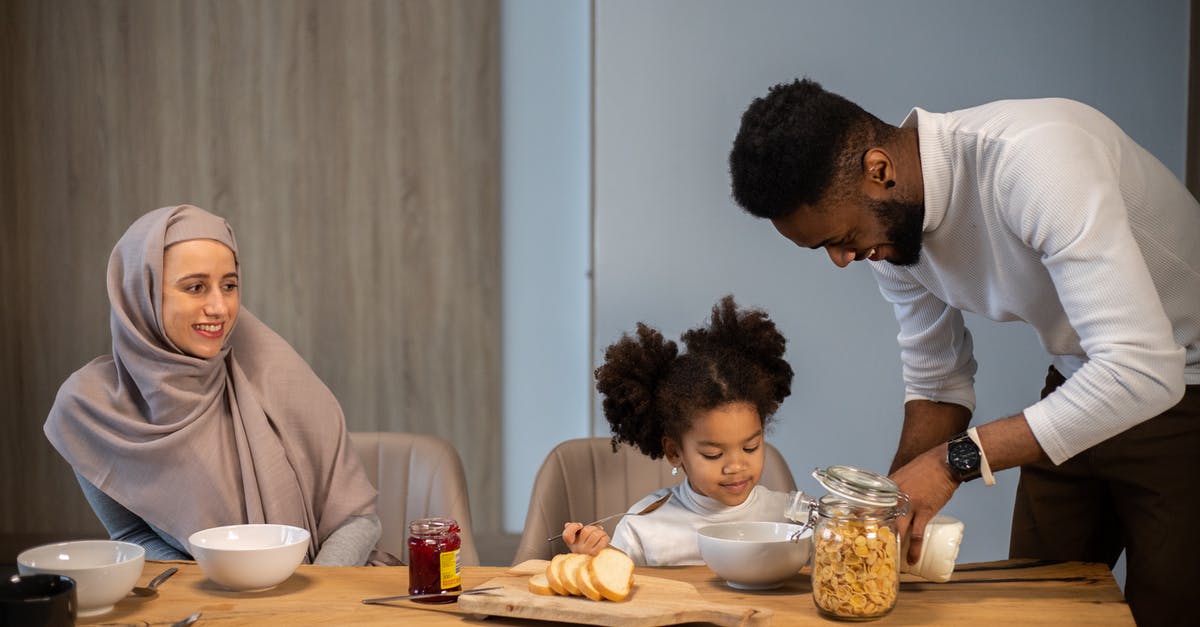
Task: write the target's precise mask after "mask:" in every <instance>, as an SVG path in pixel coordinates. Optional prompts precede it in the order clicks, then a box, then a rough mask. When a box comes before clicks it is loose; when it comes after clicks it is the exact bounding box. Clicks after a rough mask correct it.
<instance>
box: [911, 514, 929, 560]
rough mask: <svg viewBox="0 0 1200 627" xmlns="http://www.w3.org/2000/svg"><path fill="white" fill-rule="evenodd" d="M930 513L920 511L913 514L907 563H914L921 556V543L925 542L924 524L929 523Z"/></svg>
mask: <svg viewBox="0 0 1200 627" xmlns="http://www.w3.org/2000/svg"><path fill="white" fill-rule="evenodd" d="M930 518H932V515H930V514H928V513H926V512H924V511H921V512H917V513H915V514H913V517H912V528H911V530H910V533H911V535H909V544H908V563H909V564H916V563H917V560H918V559H920V558H921V545H922V544H924V542H925V525H927V524H929V520H930Z"/></svg>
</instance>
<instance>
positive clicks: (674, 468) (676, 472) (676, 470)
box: [671, 466, 679, 477]
mask: <svg viewBox="0 0 1200 627" xmlns="http://www.w3.org/2000/svg"><path fill="white" fill-rule="evenodd" d="M678 475H679V466H671V476H672V477H676V476H678Z"/></svg>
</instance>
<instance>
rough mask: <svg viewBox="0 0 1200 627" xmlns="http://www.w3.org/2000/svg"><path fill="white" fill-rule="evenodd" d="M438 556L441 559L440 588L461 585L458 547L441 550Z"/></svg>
mask: <svg viewBox="0 0 1200 627" xmlns="http://www.w3.org/2000/svg"><path fill="white" fill-rule="evenodd" d="M438 557H439V558H440V559H441V576H442V590H452V589H454V588H457V587H459V586H460V585H462V578H461V576H460V575H459V572H458V549H454V550H453V551H443V552H442V553H441V554H440V555H438Z"/></svg>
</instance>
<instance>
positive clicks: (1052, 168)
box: [871, 99, 1200, 463]
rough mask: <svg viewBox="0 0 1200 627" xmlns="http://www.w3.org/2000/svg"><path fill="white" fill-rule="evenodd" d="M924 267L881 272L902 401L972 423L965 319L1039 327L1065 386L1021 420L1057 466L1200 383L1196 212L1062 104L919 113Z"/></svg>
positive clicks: (1109, 128)
mask: <svg viewBox="0 0 1200 627" xmlns="http://www.w3.org/2000/svg"><path fill="white" fill-rule="evenodd" d="M902 126H904V127H913V126H915V127H916V128H917V132H918V136H919V141H920V151H921V167H922V175H923V178H924V185H925V221H924V237H923V240H922V242H923V250H922V253H921V261H920V262H919V263H918V264H916V265H914V266H911V267H907V268H903V267H898V266H893V265H891V264H889V263H887V262H872V263H871V265H872V268H873V269H874V272H875V276H876V279H877V281H878V283H879V287H880V291H881V292H882V293H883V295H884V297H885V298H887V299H888V300H889V301H890V302H891V303H892V304H893V307H894V309H895V313H896V318H897V320H898V321H899V322H900V333H899V336H898V340H899V343H900V348H901V356H902V360H903V363H904V380H905V385H906V398H905V400H906V401H907V400H910V399H914V398H922V399H931V400H936V401H946V402H953V403H958V404H961V405H964V406H966V407H968V408H970V409H972V410H974V405H975V396H974V389H973V382H974V374H975V370H976V364H975V359H974V357H973V355H972V344H971V336H970V333H969V331H968V330H967V329H966V328H965V326H964V325H963V318H962V314H961V311H970V312H972V313H975V314H978V315H981V316H984V317H986V318H989V319H992V320H998V321H1009V320H1022V321H1025V322H1027V323H1029V324H1030V325H1032V326H1033V327H1034V329H1036V331H1037V333H1038V336H1039V338H1040V339H1041V342H1042V345H1043V346H1044V347H1045V348H1046V350H1047V351H1048V352H1049V353H1050V354H1051V356H1052V362H1053V363H1054V365H1055V367H1056V368H1058V369H1059V371H1061V372H1062V373H1063V375H1065V376H1067V377H1068V381H1067V383H1065V384H1064V385H1063V386H1062V387H1060V388H1059V389H1058V391H1056V392H1055V393H1053V394H1051V395H1050V396H1048V397H1047V398H1045V399H1043V400H1041V401H1040V402H1038V403H1035V404H1034V405H1032V406H1030V407H1027V408H1025V410H1024V414H1025V418H1026V420H1027V421H1028V422H1029V426H1030V428H1031V429H1032V430H1033V433H1034V435H1035V437H1037V439H1038V442H1039V443H1040V444H1041V446H1042V448H1043V449H1044V450H1045V451H1046V453H1047V454H1048V455H1049V457H1050V459H1051V460H1053V461H1054V462H1055V463H1062V462H1063V461H1065V460H1066V459H1068V458H1069V457H1071V456H1073V455H1075V454H1076V453H1078V452H1080V451H1082V450H1084V449H1086V448H1088V447H1090V446H1092V445H1094V444H1097V443H1099V442H1101V441H1103V440H1106V439H1108V438H1110V437H1112V436H1113V435H1116V434H1117V433H1120V432H1122V431H1124V430H1126V429H1128V428H1130V427H1132V426H1133V425H1136V424H1138V423H1139V422H1142V421H1144V420H1146V419H1148V418H1150V417H1152V416H1155V415H1157V414H1159V413H1161V412H1162V411H1164V410H1165V409H1167V408H1169V407H1170V406H1172V405H1174V404H1175V403H1176V402H1178V400H1179V398H1180V397H1181V396H1182V394H1183V387H1184V385H1185V381H1186V383H1187V384H1196V383H1200V204H1197V202H1196V200H1195V198H1193V197H1192V196H1191V194H1189V193H1188V191H1187V189H1186V188H1185V187H1184V186H1183V185H1182V184H1181V183H1180V182H1179V180H1178V179H1176V178H1175V176H1174V175H1173V174H1172V173H1171V172H1170V171H1169V170H1167V168H1166V167H1164V166H1163V165H1162V164H1161V163H1160V162H1159V161H1158V160H1157V159H1155V158H1154V157H1153V156H1152V155H1150V154H1149V153H1148V152H1146V150H1145V149H1143V148H1142V147H1140V146H1138V145H1137V144H1136V143H1135V142H1134V141H1133V140H1132V139H1130V138H1129V137H1128V136H1126V135H1125V134H1124V133H1123V132H1122V131H1121V130H1120V129H1119V128H1118V127H1117V126H1116V125H1115V124H1114V123H1113V122H1112V121H1111V120H1109V119H1108V118H1106V117H1105V116H1103V115H1102V114H1101V113H1099V112H1098V111H1096V110H1095V109H1092V108H1091V107H1088V106H1087V105H1084V104H1081V103H1078V102H1073V101H1069V100H1062V99H1045V100H1020V101H1014V100H1010V101H1001V102H995V103H991V104H987V105H983V106H980V107H976V108H973V109H966V110H963V111H956V112H953V113H930V112H927V111H924V110H922V109H914V110H913V112H912V113H911V114H909V116H908V118H907V119H906V120H905V121H904V123H903V125H902Z"/></svg>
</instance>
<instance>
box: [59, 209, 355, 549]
mask: <svg viewBox="0 0 1200 627" xmlns="http://www.w3.org/2000/svg"><path fill="white" fill-rule="evenodd" d="M191 239H212V240H216V241H218V242H221V243H222V244H225V245H226V246H228V247H229V248H230V250H232V251H233V253H234V257H235V259H236V258H237V255H238V250H237V243H236V241H235V240H234V237H233V231H232V229H230V228H229V225H228V224H227V223H226V222H225V220H223V219H222V218H219V217H217V216H215V215H213V214H211V213H208V212H207V211H204V210H203V209H200V208H198V207H193V206H190V205H180V206H177V207H164V208H162V209H157V210H155V211H151V212H150V213H147V214H146V215H144V216H142V217H141V218H139V219H138V220H137V221H136V222H134V223H133V225H131V226H130V227H129V230H128V231H126V232H125V235H124V236H122V237H121V239H120V241H118V242H117V245H116V247H115V248H113V252H112V256H111V257H110V258H109V262H108V298H109V301H110V303H111V305H112V315H111V321H110V326H111V329H112V354H111V355H103V356H101V357H97V358H96V359H94V360H93V361H92V362H91V363H89V364H87V365H86V366H84V367H83V368H81V369H80V370H78V371H76V372H75V373H74V374H72V375H71V377H70V378H68V379H67V381H66V382H65V383H63V385H62V387H61V388H59V391H58V396H57V398H55V401H54V406H53V408H51V410H50V415H49V417H48V418H47V420H46V426H45V431H46V437H48V438H49V439H50V442H51V443H52V444H53V445H54V447H55V448H56V449H58V452H59V453H60V454H62V456H63V457H64V458H66V460H67V461H68V462H70V464H71V466H73V467H74V468H75V471H76V472H78V473H79V474H80V475H82V476H83V477H84V478H85V479H87V480H88V481H90V482H91V483H92V484H93V485H95V486H96V487H97V488H98V489H100V490H101V491H103V492H104V493H105V494H107V495H108V496H110V497H112V498H113V499H114V500H116V501H117V502H118V503H120V504H121V505H123V506H125V507H126V508H127V509H129V510H130V511H132V512H133V513H135V514H137V515H138V516H140V517H141V518H143V519H144V520H146V521H147V522H149V523H151V524H153V525H155V526H157V527H158V528H159V529H162V530H163V531H166V532H167V533H169V534H171V535H172V536H173V537H174V538H176V539H177V540H179V542H180V543H181V544H183V545H185V546H186V543H187V539H188V536H190V535H191V534H192V533H193V532H195V531H199V530H201V529H206V528H209V527H215V526H219V525H229V524H236V523H281V524H288V525H295V526H297V527H303V528H305V529H308V531H309V532H310V533H311V535H312V538H313V543H312V544H311V545H310V547H309V558H310V560H311V559H312V558H313V557H314V556H315V555H316V550H317V548H318V547H319V545H320V543H321V542H323V541H324V540H325V538H327V537H328V536H329V534H330V533H331V532H333V531H334V530H335V529H337V528H338V527H339V526H340V525H341V524H342V523H343V522H344V521H345V520H346V519H347V518H348V517H350V516H358V515H366V514H373V513H374V512H375V495H376V493H375V490H374V488H372V487H371V484H370V483H369V482H368V480H367V477H366V474H365V473H364V472H363V468H362V464H361V463H360V462H359V460H358V458H357V457H356V456H355V454H354V452H353V451H352V450H351V449H350V448H349V441H348V436H347V434H346V426H345V419H344V417H343V415H342V410H341V407H339V406H338V403H337V400H336V399H334V397H333V394H332V393H330V391H329V389H328V388H326V387H325V385H324V383H322V382H321V380H320V379H319V378H318V377H317V376H316V374H315V373H313V371H312V370H311V369H310V368H309V367H308V364H307V363H305V361H304V360H303V359H302V358H301V357H300V355H298V354H297V353H296V351H294V350H293V349H292V347H291V346H289V345H288V343H287V342H285V341H284V340H283V338H281V337H279V335H277V334H276V333H275V332H273V331H271V329H269V328H267V326H266V325H264V324H263V323H262V322H260V321H259V320H258V319H257V318H255V317H254V316H253V315H251V313H250V312H249V311H247V310H246V309H245V308H244V307H243V308H242V309H241V311H240V313H239V314H238V318H237V322H236V326H235V328H234V329H232V330H231V331H230V336H229V339H228V340H227V341H226V343H225V347H224V348H223V349H222V351H221V353H220V354H219V355H217V356H216V357H213V358H211V359H200V358H197V357H192V356H189V355H186V354H184V353H183V352H181V351H180V350H179V349H178V348H176V347H175V346H174V345H173V343H172V342H171V341H170V340H169V339H168V338H167V335H166V332H165V331H164V328H163V325H162V294H163V276H162V273H163V251H164V250H166V248H167V247H168V246H170V245H172V244H175V243H178V242H182V241H187V240H191Z"/></svg>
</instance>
